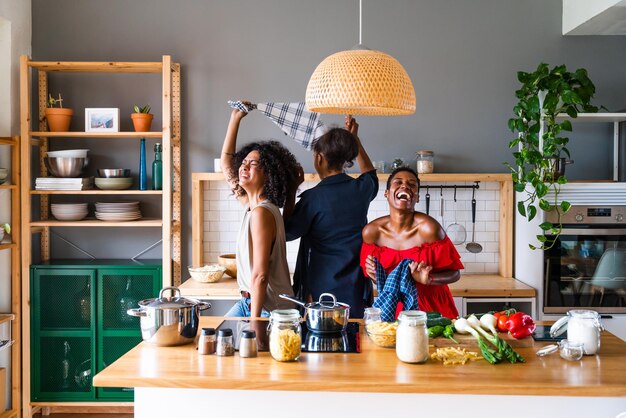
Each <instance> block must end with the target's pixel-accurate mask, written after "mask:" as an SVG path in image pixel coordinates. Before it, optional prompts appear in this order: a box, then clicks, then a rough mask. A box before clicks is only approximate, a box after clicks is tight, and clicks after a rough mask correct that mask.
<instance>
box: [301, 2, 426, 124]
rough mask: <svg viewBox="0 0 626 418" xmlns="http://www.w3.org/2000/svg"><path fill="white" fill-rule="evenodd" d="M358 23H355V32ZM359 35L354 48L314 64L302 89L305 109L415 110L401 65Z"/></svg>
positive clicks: (380, 112) (365, 112)
mask: <svg viewBox="0 0 626 418" xmlns="http://www.w3.org/2000/svg"><path fill="white" fill-rule="evenodd" d="M359 6H361V0H359ZM359 11H361V7H359ZM359 20H360V19H359ZM361 26H362V25H361V22H359V32H360V30H361ZM360 38H361V35H360V34H359V45H357V46H356V47H355V48H353V49H351V50H347V51H341V52H337V53H335V54H333V55H330V56H329V57H327V58H326V59H325V60H324V61H322V62H321V63H320V64H319V65H318V66H317V68H316V69H315V71H314V72H313V75H312V76H311V79H310V80H309V84H308V86H307V89H306V98H305V101H306V107H307V109H308V110H309V111H311V112H318V113H335V114H342V115H347V114H349V115H370V116H392V115H410V114H413V113H415V90H414V89H413V84H412V83H411V79H410V78H409V75H408V74H407V72H406V70H405V69H404V67H403V66H402V64H400V63H399V62H398V60H396V59H395V58H393V57H392V56H391V55H389V54H386V53H384V52H381V51H374V50H370V49H367V48H365V47H364V46H363V45H362V44H361V43H360Z"/></svg>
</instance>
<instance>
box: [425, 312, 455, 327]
mask: <svg viewBox="0 0 626 418" xmlns="http://www.w3.org/2000/svg"><path fill="white" fill-rule="evenodd" d="M450 324H452V320H451V319H449V318H446V317H445V316H441V314H440V313H439V312H426V327H427V328H430V327H434V326H437V325H441V326H442V327H445V326H446V325H450Z"/></svg>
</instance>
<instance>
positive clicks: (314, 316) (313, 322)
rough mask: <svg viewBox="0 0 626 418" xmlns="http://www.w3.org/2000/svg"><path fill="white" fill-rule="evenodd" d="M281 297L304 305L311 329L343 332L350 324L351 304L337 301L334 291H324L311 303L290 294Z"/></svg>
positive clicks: (305, 315)
mask: <svg viewBox="0 0 626 418" xmlns="http://www.w3.org/2000/svg"><path fill="white" fill-rule="evenodd" d="M280 297H281V298H283V299H287V300H290V301H292V302H294V303H297V304H298V305H300V306H304V309H305V311H306V312H305V314H304V318H305V319H306V325H307V327H308V328H309V330H310V331H313V332H329V333H330V332H341V331H345V330H346V327H347V326H348V319H349V317H350V305H348V304H346V303H341V302H337V298H336V297H335V295H333V294H332V293H322V294H321V295H320V298H319V300H318V301H317V302H311V303H304V302H302V301H301V300H299V299H296V298H294V297H291V296H289V295H280ZM325 298H327V299H325Z"/></svg>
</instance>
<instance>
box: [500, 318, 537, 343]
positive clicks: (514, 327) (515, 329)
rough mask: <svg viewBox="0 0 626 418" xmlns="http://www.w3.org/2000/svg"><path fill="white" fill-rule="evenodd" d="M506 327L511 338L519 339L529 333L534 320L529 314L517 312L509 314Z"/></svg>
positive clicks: (533, 326)
mask: <svg viewBox="0 0 626 418" xmlns="http://www.w3.org/2000/svg"><path fill="white" fill-rule="evenodd" d="M506 327H507V329H508V330H509V333H510V334H511V335H512V336H513V338H515V339H516V340H521V339H522V338H526V337H528V336H529V335H531V334H532V333H533V331H534V330H535V327H536V326H535V321H533V318H532V317H531V316H530V315H528V314H525V313H524V312H517V313H514V314H513V315H511V316H510V317H509V319H508V320H507V321H506Z"/></svg>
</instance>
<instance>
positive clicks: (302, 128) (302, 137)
mask: <svg viewBox="0 0 626 418" xmlns="http://www.w3.org/2000/svg"><path fill="white" fill-rule="evenodd" d="M228 105H229V106H230V107H232V108H234V109H239V110H241V111H242V112H246V113H248V112H250V111H251V110H254V109H257V110H259V111H261V112H262V113H263V114H264V115H265V116H267V117H268V118H270V119H271V120H272V122H274V123H275V124H276V125H278V127H279V128H280V129H282V130H283V132H285V134H287V135H289V136H290V137H291V138H293V139H294V140H295V141H296V142H297V143H299V144H300V145H302V146H303V147H304V148H305V149H306V150H308V151H311V147H312V146H313V143H314V142H315V140H316V139H317V138H319V137H320V136H322V135H324V134H325V133H326V132H328V128H327V127H326V126H325V125H324V124H323V123H322V121H321V120H320V119H319V113H315V112H309V111H308V110H306V109H305V105H304V103H301V102H300V103H257V104H250V105H246V104H245V103H242V102H241V101H233V100H229V101H228Z"/></svg>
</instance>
